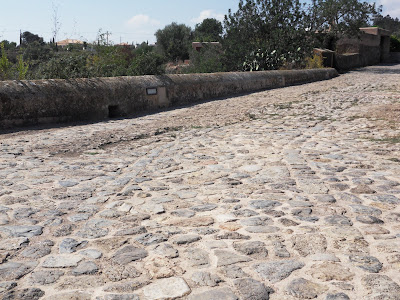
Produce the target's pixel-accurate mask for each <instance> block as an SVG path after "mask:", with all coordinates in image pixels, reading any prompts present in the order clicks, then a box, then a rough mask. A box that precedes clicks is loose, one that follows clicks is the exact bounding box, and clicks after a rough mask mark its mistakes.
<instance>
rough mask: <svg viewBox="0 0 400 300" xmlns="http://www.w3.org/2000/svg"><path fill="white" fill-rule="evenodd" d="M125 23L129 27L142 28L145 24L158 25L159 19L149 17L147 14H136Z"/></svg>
mask: <svg viewBox="0 0 400 300" xmlns="http://www.w3.org/2000/svg"><path fill="white" fill-rule="evenodd" d="M126 25H128V26H129V27H131V28H143V27H146V26H157V25H160V21H158V20H155V19H152V18H150V17H149V16H147V15H136V16H133V17H132V18H130V19H129V20H128V21H127V22H126Z"/></svg>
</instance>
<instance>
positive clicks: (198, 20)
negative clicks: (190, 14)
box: [190, 9, 224, 24]
mask: <svg viewBox="0 0 400 300" xmlns="http://www.w3.org/2000/svg"><path fill="white" fill-rule="evenodd" d="M208 18H214V19H217V20H219V21H222V20H223V19H224V15H223V14H217V13H216V12H215V11H214V10H212V9H207V10H203V11H202V12H200V15H199V16H198V17H197V18H193V19H191V20H190V22H192V23H195V24H197V23H201V22H202V21H203V20H204V19H208Z"/></svg>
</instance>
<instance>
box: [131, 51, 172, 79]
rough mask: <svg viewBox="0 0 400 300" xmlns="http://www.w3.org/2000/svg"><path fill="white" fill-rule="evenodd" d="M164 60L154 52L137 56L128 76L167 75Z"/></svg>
mask: <svg viewBox="0 0 400 300" xmlns="http://www.w3.org/2000/svg"><path fill="white" fill-rule="evenodd" d="M163 64H164V58H163V57H162V56H161V55H159V54H158V53H155V52H153V51H149V52H145V53H141V54H139V55H137V56H136V57H135V58H134V60H133V61H132V63H131V65H130V66H129V68H128V75H133V76H138V75H160V74H164V73H165V68H164V66H163Z"/></svg>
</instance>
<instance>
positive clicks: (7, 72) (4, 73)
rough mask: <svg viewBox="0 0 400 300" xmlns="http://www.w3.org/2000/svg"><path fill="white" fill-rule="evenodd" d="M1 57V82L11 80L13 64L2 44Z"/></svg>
mask: <svg viewBox="0 0 400 300" xmlns="http://www.w3.org/2000/svg"><path fill="white" fill-rule="evenodd" d="M0 48H1V57H0V80H7V79H11V66H12V64H11V63H10V61H9V60H8V58H7V54H6V50H5V49H4V43H1V44H0Z"/></svg>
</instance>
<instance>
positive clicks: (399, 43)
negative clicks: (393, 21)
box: [390, 35, 400, 52]
mask: <svg viewBox="0 0 400 300" xmlns="http://www.w3.org/2000/svg"><path fill="white" fill-rule="evenodd" d="M390 51H391V52H400V38H398V37H396V36H394V35H392V36H391V37H390Z"/></svg>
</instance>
